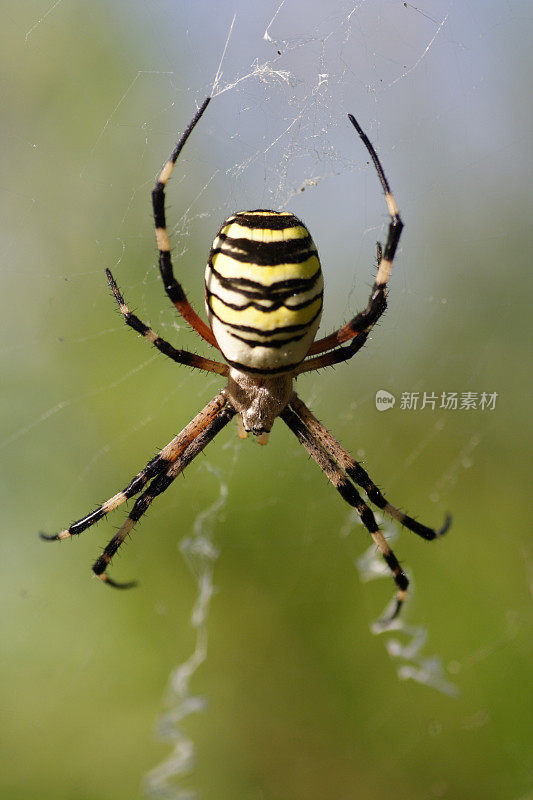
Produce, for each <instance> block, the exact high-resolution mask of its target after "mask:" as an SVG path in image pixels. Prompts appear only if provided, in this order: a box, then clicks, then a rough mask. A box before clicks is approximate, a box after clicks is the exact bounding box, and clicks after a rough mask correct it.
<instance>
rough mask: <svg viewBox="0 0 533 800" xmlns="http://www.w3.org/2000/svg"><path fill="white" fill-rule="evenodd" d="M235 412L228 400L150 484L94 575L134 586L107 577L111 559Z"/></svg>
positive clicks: (119, 585)
mask: <svg viewBox="0 0 533 800" xmlns="http://www.w3.org/2000/svg"><path fill="white" fill-rule="evenodd" d="M236 413H237V412H236V410H235V409H234V408H233V406H232V405H231V404H230V403H229V401H226V403H225V404H224V406H223V407H222V408H221V409H220V410H219V411H218V413H217V414H216V415H215V417H214V419H212V420H211V421H210V422H209V424H208V425H205V426H203V427H202V428H201V429H200V430H199V431H198V433H197V435H196V436H195V437H194V438H193V439H192V441H191V442H190V443H189V444H188V446H187V447H186V448H185V449H184V450H182V452H181V453H180V454H179V456H178V457H177V458H176V459H175V461H174V463H173V464H171V465H170V467H168V469H167V470H166V471H165V472H162V473H160V474H159V475H157V476H156V477H155V478H154V479H153V480H152V482H151V484H150V486H149V487H148V488H147V489H146V490H145V491H144V492H143V493H142V494H141V496H140V497H139V498H138V499H137V500H136V501H135V504H134V506H133V508H132V510H131V511H130V513H129V514H128V516H127V517H126V519H125V521H124V522H123V524H122V525H121V527H120V529H119V530H118V531H117V533H116V534H115V535H114V536H113V538H112V539H111V541H110V542H109V544H108V545H107V546H106V547H105V549H104V551H103V553H102V555H101V556H99V557H98V558H97V559H96V561H95V562H94V564H93V572H94V573H95V575H98V577H99V578H100V580H102V581H105V582H106V583H108V584H109V585H110V586H114V587H115V588H119V589H124V588H129V587H130V586H132V585H134V583H131V582H129V583H125V584H124V583H118V582H117V581H114V580H112V579H110V578H109V577H108V576H107V575H106V569H107V567H108V566H109V563H110V562H111V559H112V558H113V556H114V555H115V553H116V552H117V550H118V549H119V547H120V545H121V544H122V543H123V541H124V539H125V538H126V537H127V536H128V535H129V534H130V533H131V531H132V530H133V528H134V527H135V525H136V523H137V522H138V521H139V520H140V518H141V517H142V516H143V514H145V513H146V511H147V510H148V508H149V506H150V505H151V503H152V501H153V500H155V498H156V497H157V496H158V495H160V494H162V493H163V492H164V491H165V490H166V489H168V487H169V486H170V484H171V483H172V482H173V481H174V480H175V479H176V478H177V476H178V475H179V474H180V473H181V472H183V470H184V469H185V467H187V466H188V465H189V464H190V463H191V461H192V460H193V459H194V458H196V456H197V455H198V454H199V453H200V452H201V451H202V450H203V449H204V447H206V445H208V444H209V442H210V441H212V439H214V437H215V436H216V435H217V433H219V432H220V431H221V430H222V428H224V427H225V426H226V425H227V424H228V422H229V421H230V419H232V417H234V416H235V414H236Z"/></svg>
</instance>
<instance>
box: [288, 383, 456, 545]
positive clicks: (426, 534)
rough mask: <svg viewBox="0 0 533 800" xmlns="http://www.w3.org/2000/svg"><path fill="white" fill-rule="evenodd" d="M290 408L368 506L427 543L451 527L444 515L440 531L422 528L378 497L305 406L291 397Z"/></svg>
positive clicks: (358, 467)
mask: <svg viewBox="0 0 533 800" xmlns="http://www.w3.org/2000/svg"><path fill="white" fill-rule="evenodd" d="M290 406H291V408H292V409H293V410H294V411H295V412H296V413H297V414H298V416H299V417H300V419H301V420H302V422H303V423H304V424H305V425H306V427H307V428H308V429H309V430H310V431H311V433H312V434H313V435H314V436H316V438H317V440H318V441H319V442H320V444H321V445H322V446H323V447H324V449H325V450H326V451H327V452H328V453H329V454H330V455H331V456H332V457H333V458H334V459H335V461H336V462H337V463H338V464H339V465H340V466H341V467H342V469H343V470H344V471H345V472H346V474H347V475H348V476H349V477H350V478H351V479H352V480H353V481H354V482H355V483H356V484H357V485H358V486H361V488H362V489H364V491H365V494H366V495H367V497H368V499H369V500H370V502H371V503H374V505H375V506H377V507H378V508H379V509H381V510H382V511H384V512H385V513H386V514H388V515H389V516H390V517H392V518H393V519H395V520H397V521H398V522H399V523H400V524H401V525H403V526H404V527H405V528H407V529H408V530H410V531H412V532H413V533H416V534H417V536H421V537H422V539H426V540H428V541H431V540H432V539H438V538H439V537H440V536H443V535H444V534H445V533H446V531H447V530H448V528H449V527H450V525H451V521H452V518H451V516H450V515H448V516H447V517H446V519H445V521H444V525H443V526H442V528H440V529H435V528H429V527H428V526H427V525H422V523H421V522H418V521H417V520H416V519H413V518H412V517H409V516H408V515H407V514H404V512H403V511H400V509H399V508H396V506H393V505H392V504H391V503H389V502H388V501H387V500H386V499H385V498H384V497H383V495H382V494H381V492H380V490H379V489H378V487H377V486H376V484H375V483H374V482H373V481H372V479H371V478H370V476H369V475H368V473H367V472H366V471H365V470H364V469H363V467H362V466H361V465H360V464H359V463H358V462H357V461H356V460H355V459H354V458H352V456H351V455H350V454H349V453H348V452H347V451H346V450H345V449H344V448H343V447H342V446H341V444H340V443H339V442H338V441H337V440H336V439H335V437H334V436H333V435H332V434H331V433H330V432H329V431H328V430H327V428H325V427H324V425H322V423H321V422H319V420H318V419H317V418H316V417H315V416H314V414H312V412H311V411H310V410H309V408H307V406H306V405H305V403H303V402H302V400H301V399H300V398H299V397H298V395H296V394H294V395H293V397H292V399H291V403H290Z"/></svg>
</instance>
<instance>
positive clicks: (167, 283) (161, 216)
mask: <svg viewBox="0 0 533 800" xmlns="http://www.w3.org/2000/svg"><path fill="white" fill-rule="evenodd" d="M210 100H211V98H210V97H206V99H205V100H204V102H203V103H202V105H201V106H200V108H199V109H198V111H197V112H196V114H195V116H194V117H193V119H192V121H191V122H190V123H189V125H188V126H187V128H186V129H185V131H184V132H183V135H182V137H181V139H180V140H179V142H178V143H177V145H176V147H175V148H174V150H173V151H172V154H171V156H170V158H169V159H168V161H167V162H166V163H165V165H164V167H163V169H162V170H161V173H160V175H159V178H158V179H157V183H156V185H155V188H154V190H153V192H152V206H153V210H154V223H155V235H156V240H157V248H158V250H159V270H160V272H161V277H162V279H163V285H164V287H165V292H166V293H167V295H168V297H169V298H170V300H171V301H172V302H173V303H174V305H175V306H176V308H177V310H178V311H179V313H180V314H181V315H182V317H183V318H184V319H185V320H186V321H187V322H188V323H189V325H190V326H191V327H192V328H193V329H194V330H195V331H196V333H198V334H199V335H200V336H201V337H202V339H205V341H206V342H209V344H212V345H213V346H214V347H216V348H218V345H217V341H216V339H215V337H214V335H213V331H212V330H211V328H210V327H209V325H207V324H206V323H205V322H204V321H203V320H202V319H201V318H200V317H199V316H198V314H197V313H196V311H195V310H194V309H193V307H192V306H191V304H190V303H189V301H188V300H187V297H186V295H185V292H184V291H183V288H182V286H181V284H180V283H178V281H177V280H176V278H175V276H174V269H173V266H172V258H171V256H170V241H169V238H168V233H167V223H166V216H165V186H166V185H167V182H168V179H169V178H170V176H171V174H172V170H173V169H174V165H175V163H176V161H177V160H178V156H179V154H180V153H181V151H182V149H183V147H184V145H185V142H186V141H187V139H188V138H189V136H190V135H191V133H192V132H193V130H194V128H195V126H196V124H197V122H199V120H200V118H201V116H202V114H203V113H204V111H205V110H206V108H207V106H208V104H209V101H210Z"/></svg>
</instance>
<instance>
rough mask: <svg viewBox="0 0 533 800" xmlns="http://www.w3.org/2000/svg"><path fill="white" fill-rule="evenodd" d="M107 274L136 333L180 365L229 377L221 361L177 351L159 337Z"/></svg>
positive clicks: (110, 275) (122, 310) (185, 351)
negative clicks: (128, 304) (127, 303)
mask: <svg viewBox="0 0 533 800" xmlns="http://www.w3.org/2000/svg"><path fill="white" fill-rule="evenodd" d="M105 274H106V276H107V280H108V281H109V285H110V286H111V289H112V291H113V294H114V296H115V300H116V301H117V304H118V307H119V309H120V313H121V314H122V316H123V317H124V321H125V323H126V325H129V326H130V327H131V328H133V330H134V331H136V332H137V333H140V334H141V336H144V337H145V339H148V341H149V342H151V343H152V344H153V346H154V347H156V348H157V349H158V350H159V351H160V352H161V353H163V355H165V356H168V358H171V359H172V360H173V361H176V362H177V363H178V364H185V365H186V366H187V367H195V368H196V369H203V370H205V371H206V372H216V373H218V374H219V375H223V376H227V374H228V372H229V367H228V365H227V364H224V363H222V362H220V361H212V360H211V359H210V358H204V357H203V356H199V355H196V353H189V352H188V351H187V350H177V349H176V348H175V347H173V346H172V345H171V344H170V343H169V342H167V341H166V340H165V339H162V338H161V336H158V334H157V333H156V332H155V331H153V330H152V328H150V327H149V326H148V325H145V324H144V322H141V320H140V319H139V317H137V316H136V315H135V314H132V313H131V311H130V310H129V308H128V306H127V305H126V303H125V302H124V298H123V296H122V294H121V292H120V290H119V288H118V286H117V284H116V281H115V279H114V278H113V275H112V274H111V270H109V269H106V271H105Z"/></svg>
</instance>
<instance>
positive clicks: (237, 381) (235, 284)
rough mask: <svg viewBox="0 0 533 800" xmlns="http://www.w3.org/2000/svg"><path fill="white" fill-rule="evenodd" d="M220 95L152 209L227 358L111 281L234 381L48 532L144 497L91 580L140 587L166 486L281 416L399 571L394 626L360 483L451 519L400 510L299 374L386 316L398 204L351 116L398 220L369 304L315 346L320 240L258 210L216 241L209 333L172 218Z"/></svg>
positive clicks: (383, 504) (160, 241)
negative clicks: (130, 556)
mask: <svg viewBox="0 0 533 800" xmlns="http://www.w3.org/2000/svg"><path fill="white" fill-rule="evenodd" d="M210 99H211V98H210V97H207V98H206V100H205V101H204V102H203V104H202V105H201V106H200V108H199V109H198V111H197V113H196V115H195V116H194V118H193V119H192V121H191V122H190V124H189V125H188V127H187V128H186V129H185V131H184V133H183V135H182V137H181V139H180V140H179V141H178V143H177V145H176V147H175V149H174V151H173V152H172V154H171V156H170V158H169V160H168V161H167V162H166V163H165V165H164V166H163V169H162V171H161V173H160V175H159V178H158V180H157V183H156V185H155V188H154V190H153V192H152V203H153V213H154V222H155V233H156V240H157V247H158V250H159V269H160V272H161V277H162V279H163V285H164V287H165V292H166V294H167V295H168V297H169V299H170V300H171V301H172V303H173V304H174V305H175V307H176V309H177V310H178V311H179V313H180V314H181V315H182V317H183V318H184V319H185V320H186V322H187V323H188V324H189V325H190V326H191V327H192V328H193V329H194V330H195V331H196V333H197V334H198V335H199V336H200V337H201V338H202V339H204V340H205V341H206V342H207V343H208V344H210V345H212V346H213V347H215V348H217V349H218V350H219V351H220V353H221V355H222V356H223V358H224V362H220V361H213V360H211V359H209V358H204V357H203V356H200V355H196V354H194V353H190V352H188V351H186V350H181V349H176V348H175V347H173V345H171V344H170V343H169V342H167V341H165V340H164V339H162V338H161V337H160V336H158V334H157V333H155V331H153V330H152V328H150V327H149V326H148V325H145V324H144V322H142V321H141V320H140V319H139V318H138V317H137V316H136V315H135V314H132V312H131V311H130V310H129V308H128V306H127V305H126V303H125V301H124V298H123V296H122V294H121V292H120V290H119V288H118V286H117V284H116V282H115V279H114V278H113V275H112V274H111V272H110V270H109V269H107V270H106V275H107V280H108V282H109V285H110V287H111V290H112V292H113V295H114V297H115V299H116V301H117V303H118V307H119V309H120V313H121V314H122V316H123V317H124V321H125V323H126V324H127V325H129V326H130V327H131V328H133V330H134V331H137V333H139V334H141V336H144V338H146V339H148V341H149V342H151V343H152V344H153V345H154V347H156V348H157V349H158V350H160V351H161V352H162V353H163V354H164V355H166V356H168V358H171V359H172V360H173V361H175V362H177V363H178V364H185V365H187V366H189V367H194V368H196V369H199V370H203V371H205V372H215V373H217V374H218V375H221V376H222V377H224V378H226V379H227V384H226V386H225V387H224V388H223V389H222V390H221V391H220V392H219V393H218V394H217V395H216V396H215V397H214V398H213V400H211V402H210V403H208V404H207V405H206V406H205V408H203V409H202V410H201V411H200V413H199V414H197V416H196V417H194V419H193V420H192V421H191V422H190V423H189V424H188V425H187V426H186V427H185V428H184V429H183V430H182V431H181V433H179V434H178V435H177V436H175V437H174V438H173V439H172V440H171V441H170V442H169V443H168V444H167V445H166V446H165V447H164V448H163V449H162V450H160V452H159V453H158V454H157V455H156V456H155V458H152V459H151V460H150V461H149V462H148V464H147V465H146V466H145V468H144V469H143V470H141V472H139V473H138V474H137V475H136V476H135V477H134V478H133V479H132V480H131V481H130V483H129V484H128V485H127V486H126V487H125V488H124V489H123V490H122V491H121V492H118V494H115V495H114V496H113V497H111V498H110V499H109V500H107V501H106V502H105V503H103V505H101V506H99V507H98V508H97V509H96V510H95V511H92V512H91V513H90V514H87V516H85V517H82V519H79V520H77V522H74V523H73V524H72V525H71V526H70V527H69V528H67V529H66V530H63V531H61V532H60V533H56V534H54V535H48V534H44V533H41V534H40V535H41V537H42V538H44V539H46V540H49V541H51V540H59V539H68V538H69V537H71V536H77V535H78V534H80V533H81V532H82V531H84V530H86V529H87V528H89V527H90V526H91V525H94V523H95V522H98V520H100V519H102V517H105V516H106V514H109V512H110V511H114V510H115V509H116V508H118V506H120V505H122V503H124V502H125V501H126V500H129V498H130V497H133V496H134V495H137V494H139V493H140V496H139V497H138V499H137V500H136V502H135V504H134V505H133V508H132V509H131V511H130V513H129V514H128V516H127V517H126V520H125V521H124V523H123V524H122V526H121V527H120V529H119V530H118V531H117V533H116V534H115V535H114V536H113V538H112V539H111V541H110V542H109V544H108V545H107V546H106V548H105V549H104V550H103V552H102V554H101V555H100V556H99V558H97V560H96V561H95V563H94V564H93V572H94V573H95V574H96V575H97V576H98V577H99V578H100V579H101V580H102V581H105V582H106V583H107V584H108V585H109V586H114V587H117V588H129V587H131V586H134V585H135V581H132V582H127V583H122V582H121V583H119V582H118V581H116V580H113V579H112V578H110V577H109V576H108V575H107V572H106V569H107V567H108V566H109V564H110V562H111V559H112V558H113V556H114V555H115V553H116V552H117V550H118V549H119V547H120V545H121V544H122V543H123V542H124V540H125V539H126V537H127V536H128V534H130V533H131V531H132V530H133V528H134V526H135V524H136V523H137V522H138V521H139V519H140V518H141V517H142V515H143V514H144V513H145V512H146V511H147V510H148V508H149V506H150V504H151V503H152V501H153V500H155V498H156V497H157V496H158V495H160V494H162V493H163V492H164V491H165V490H166V489H168V487H169V486H170V484H171V483H172V482H173V481H174V480H175V478H176V477H177V476H178V475H179V474H180V473H181V472H183V470H184V469H185V467H187V466H188V465H189V464H190V463H191V461H192V460H193V459H194V458H196V456H197V455H198V454H199V453H200V452H201V451H202V450H203V449H204V447H205V446H206V445H207V444H209V442H210V441H211V440H212V439H214V437H215V436H216V435H217V433H219V432H220V431H221V430H222V428H224V427H225V426H226V425H227V424H228V422H229V421H230V420H231V419H232V417H234V416H237V422H238V434H239V436H240V437H241V438H246V437H247V436H248V434H249V433H252V434H253V435H254V436H256V437H257V441H258V442H259V444H262V445H265V444H266V443H267V441H268V437H269V434H270V431H271V429H272V425H273V423H274V421H275V420H276V418H277V417H280V418H281V419H282V420H283V422H284V423H285V424H286V425H287V426H288V427H289V428H290V430H291V431H292V432H293V433H294V435H295V436H296V438H297V439H298V441H299V442H300V443H301V444H302V445H303V446H304V448H305V449H306V450H307V452H308V453H309V455H310V456H311V458H312V459H313V460H314V461H316V463H317V464H318V466H319V467H320V469H321V470H322V471H323V472H324V473H325V474H326V476H327V477H328V479H329V480H330V481H331V483H332V484H333V486H334V487H335V489H336V490H337V491H338V492H339V494H340V495H341V497H342V498H343V499H344V500H345V501H346V502H347V503H348V504H349V505H350V506H352V507H353V508H354V509H355V510H356V512H357V514H358V515H359V517H360V519H361V522H362V524H363V525H364V526H365V528H366V529H367V530H368V532H369V533H370V535H371V537H372V539H373V540H374V542H375V544H376V545H377V547H378V549H379V551H380V553H381V555H382V556H383V558H384V560H385V562H386V564H387V566H388V567H389V569H390V571H391V573H392V576H393V578H394V581H395V583H396V587H397V591H396V595H395V598H394V601H393V603H392V607H391V611H390V613H389V614H388V616H387V618H386V620H385V621H387V622H388V621H390V620H392V619H394V618H395V617H396V616H397V615H398V613H399V611H400V609H401V607H402V604H403V603H404V600H405V597H406V593H407V587H408V585H409V581H408V578H407V576H406V574H405V572H404V571H403V569H402V568H401V566H400V564H399V562H398V560H397V558H396V556H395V555H394V553H393V552H392V550H391V548H390V547H389V544H388V542H387V540H386V538H385V536H384V535H383V533H382V531H381V530H380V528H379V526H378V524H377V522H376V519H375V517H374V514H373V513H372V511H371V509H370V508H369V506H368V505H367V503H366V502H365V501H364V500H363V498H362V497H361V495H360V493H359V491H358V490H357V488H356V486H358V487H360V488H361V489H363V491H364V493H365V494H366V496H367V497H368V500H369V501H370V502H371V503H373V504H374V505H375V506H377V508H379V509H380V510H381V511H383V512H385V513H386V514H388V515H389V516H390V517H393V518H394V519H395V520H397V521H398V522H400V523H401V524H402V525H403V526H404V527H406V528H408V529H409V530H410V531H413V533H416V534H417V535H418V536H421V537H422V538H423V539H426V540H432V539H437V538H439V537H440V536H442V535H443V534H444V533H445V532H446V531H447V530H448V528H449V526H450V522H451V518H450V517H449V516H448V517H447V518H446V520H445V523H444V525H443V527H442V528H441V529H440V530H436V529H433V528H429V527H427V526H426V525H422V524H421V523H420V522H418V521H417V520H415V519H413V518H412V517H409V516H407V514H404V513H403V511H400V510H399V509H398V508H396V507H395V506H393V505H391V504H390V503H389V502H388V501H387V500H386V499H385V497H384V496H383V494H382V493H381V491H380V490H379V489H378V488H377V486H376V485H375V483H374V482H373V481H372V480H371V478H370V477H369V475H368V473H367V472H366V471H365V470H364V469H363V467H362V466H361V465H360V464H359V463H358V462H357V461H355V460H354V459H353V458H352V456H351V455H350V454H349V453H348V452H347V451H346V450H345V449H344V448H343V447H342V446H341V445H340V444H339V442H338V441H337V440H336V439H335V438H334V437H333V436H332V434H331V433H330V432H329V431H328V430H326V428H325V427H324V426H323V425H322V424H321V423H320V422H319V421H318V419H317V418H316V417H315V416H314V415H313V414H312V413H311V411H310V410H309V408H307V406H306V405H305V404H304V403H303V401H302V400H301V399H300V398H299V397H298V395H297V394H296V392H295V391H294V388H293V385H294V380H295V378H297V377H298V376H299V375H302V374H303V373H305V372H314V371H315V370H318V369H321V368H322V367H326V366H330V365H333V364H338V363H340V362H342V361H347V360H348V359H350V358H352V356H354V355H355V354H356V353H357V352H358V351H359V350H360V349H361V348H362V347H363V345H364V344H365V342H366V340H367V338H368V335H369V333H370V331H371V330H372V328H373V327H374V325H375V324H376V322H377V321H378V320H379V318H380V317H381V315H382V314H383V312H384V311H385V308H386V305H387V300H386V295H387V281H388V278H389V274H390V271H391V267H392V262H393V259H394V255H395V252H396V248H397V246H398V242H399V239H400V234H401V232H402V228H403V223H402V221H401V219H400V215H399V213H398V208H397V205H396V201H395V200H394V197H393V195H392V192H391V190H390V186H389V183H388V181H387V178H386V177H385V173H384V171H383V168H382V166H381V162H380V160H379V158H378V156H377V154H376V151H375V150H374V147H373V146H372V144H371V142H370V140H369V139H368V137H367V136H366V134H365V133H364V132H363V130H362V129H361V127H360V126H359V124H358V122H357V121H356V120H355V118H354V117H353V116H352V115H351V114H348V119H349V120H350V122H351V124H352V125H353V127H354V128H355V130H356V131H357V133H358V134H359V136H360V138H361V140H362V142H363V144H364V145H365V147H366V149H367V150H368V153H369V154H370V157H371V159H372V161H373V163H374V167H375V169H376V171H377V174H378V178H379V181H380V183H381V187H382V189H383V191H384V193H385V200H386V203H387V209H388V213H389V215H390V223H389V228H388V235H387V241H386V243H385V247H384V248H382V247H381V245H380V244H379V243H378V245H377V252H378V268H377V275H376V278H375V281H374V284H373V286H372V291H371V293H370V298H369V300H368V304H367V307H366V308H365V309H364V310H363V311H361V312H360V313H359V314H357V315H356V316H355V317H353V319H351V320H350V321H349V322H348V323H347V324H346V325H343V326H342V327H341V328H339V329H338V330H336V331H335V332H334V333H332V334H330V335H329V336H326V337H325V338H323V339H318V340H316V339H315V335H316V332H317V330H318V326H319V322H320V317H321V313H322V296H323V280H322V273H321V268H320V261H319V259H318V254H317V250H316V247H315V245H314V242H313V240H312V238H311V235H310V234H309V231H308V230H307V228H306V227H305V226H304V224H303V223H302V222H301V221H300V220H299V219H298V218H297V217H296V216H294V215H293V214H291V213H288V212H285V211H268V210H264V209H257V210H255V211H245V212H238V213H236V214H233V215H232V216H230V217H228V218H227V219H226V220H225V221H224V222H223V223H222V226H221V228H220V230H219V231H218V233H217V235H216V237H215V239H214V241H213V245H212V247H211V252H210V254H209V259H208V262H207V267H206V271H205V304H206V312H207V318H208V322H209V325H207V324H206V323H205V322H204V321H203V320H202V319H201V318H200V317H199V316H198V315H197V313H196V312H195V311H194V309H193V308H192V306H191V305H190V303H189V301H188V300H187V297H186V295H185V292H184V291H183V288H182V286H181V284H180V283H178V281H177V280H176V278H175V276H174V270H173V266H172V258H171V254H170V242H169V237H168V233H167V226H166V217H165V188H166V185H167V182H168V180H169V178H170V176H171V173H172V170H173V169H174V166H175V164H176V161H177V159H178V157H179V155H180V153H181V151H182V149H183V147H184V145H185V143H186V142H187V139H188V138H189V136H190V134H191V133H192V131H193V130H194V128H195V126H196V125H197V123H198V122H199V120H200V118H201V117H202V115H203V113H204V112H205V110H206V108H207V106H208V104H209V101H210ZM147 484H149V485H148V486H147ZM145 487H146V488H145Z"/></svg>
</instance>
